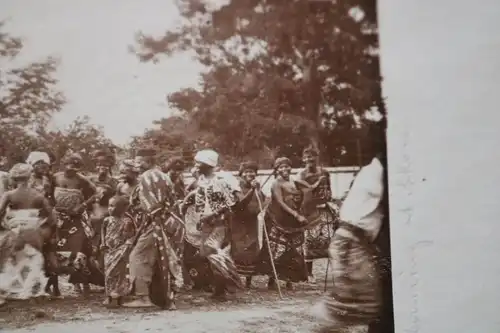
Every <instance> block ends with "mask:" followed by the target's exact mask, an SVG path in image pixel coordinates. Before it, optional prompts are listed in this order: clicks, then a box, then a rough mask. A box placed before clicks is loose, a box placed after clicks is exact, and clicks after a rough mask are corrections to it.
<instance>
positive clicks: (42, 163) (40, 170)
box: [26, 151, 54, 204]
mask: <svg viewBox="0 0 500 333" xmlns="http://www.w3.org/2000/svg"><path fill="white" fill-rule="evenodd" d="M26 163H27V164H29V165H31V167H32V168H33V172H32V173H31V177H30V179H29V186H30V187H31V188H34V189H36V190H38V191H39V192H40V193H42V194H43V195H44V196H45V197H46V198H47V200H49V203H51V204H53V203H54V186H53V182H52V177H51V176H50V174H49V173H50V157H49V155H48V154H47V153H45V152H41V151H34V152H31V153H30V154H29V155H28V158H27V159H26Z"/></svg>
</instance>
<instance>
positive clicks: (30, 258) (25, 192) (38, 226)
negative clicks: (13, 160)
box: [0, 163, 54, 304]
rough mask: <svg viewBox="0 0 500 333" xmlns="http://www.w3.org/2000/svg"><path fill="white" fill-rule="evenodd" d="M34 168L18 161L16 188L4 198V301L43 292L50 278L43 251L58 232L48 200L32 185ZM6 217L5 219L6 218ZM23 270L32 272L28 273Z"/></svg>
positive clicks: (0, 280)
mask: <svg viewBox="0 0 500 333" xmlns="http://www.w3.org/2000/svg"><path fill="white" fill-rule="evenodd" d="M31 172H32V168H31V166H30V165H28V164H21V163H19V164H16V165H14V167H13V168H12V169H11V170H10V172H9V175H10V179H11V181H12V182H13V183H14V185H15V187H16V188H15V189H14V190H11V191H7V192H5V193H4V194H3V195H2V197H1V199H0V221H2V222H3V228H4V229H6V231H7V232H5V233H4V234H3V235H2V236H0V267H1V271H0V304H3V303H5V299H6V298H7V297H12V298H21V299H26V298H30V297H36V296H40V295H42V294H43V285H42V284H44V283H45V281H46V277H45V271H44V256H43V254H42V251H43V250H44V249H45V248H46V247H47V246H48V244H49V243H48V242H49V240H50V238H51V235H52V233H53V231H54V228H53V226H54V225H53V221H54V217H53V216H52V210H51V207H50V205H49V203H48V201H47V199H46V198H45V197H44V196H43V195H42V194H41V193H40V192H39V191H37V190H35V189H33V188H31V187H30V186H29V184H28V182H29V179H30V176H31ZM4 218H5V219H4ZM23 271H28V272H29V274H28V275H27V276H25V275H24V274H22V272H23Z"/></svg>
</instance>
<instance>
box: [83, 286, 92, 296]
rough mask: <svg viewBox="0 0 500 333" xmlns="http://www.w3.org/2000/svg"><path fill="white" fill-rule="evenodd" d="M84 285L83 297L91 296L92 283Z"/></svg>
mask: <svg viewBox="0 0 500 333" xmlns="http://www.w3.org/2000/svg"><path fill="white" fill-rule="evenodd" d="M82 285H83V291H82V293H83V297H84V298H89V297H90V284H88V283H82Z"/></svg>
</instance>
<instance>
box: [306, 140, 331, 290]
mask: <svg viewBox="0 0 500 333" xmlns="http://www.w3.org/2000/svg"><path fill="white" fill-rule="evenodd" d="M302 161H303V162H304V164H305V168H304V169H303V170H302V171H301V172H299V174H298V179H300V180H301V181H304V182H306V183H308V184H311V185H313V184H314V183H316V182H317V181H318V180H319V179H320V178H323V179H324V181H322V182H321V184H320V185H319V186H318V187H317V188H316V189H315V190H314V191H312V200H313V201H314V202H313V203H314V206H315V207H314V209H316V210H318V213H319V214H320V221H319V223H318V224H316V225H315V226H313V227H312V228H309V229H307V230H306V236H305V237H306V240H305V250H306V265H307V271H308V274H309V281H310V282H312V283H314V282H315V281H316V280H315V278H314V275H313V260H314V259H320V258H328V245H329V244H330V240H331V238H332V236H333V234H334V233H335V229H336V222H337V218H336V210H335V208H334V207H333V202H332V190H331V184H330V174H329V173H328V171H326V170H325V169H323V168H322V167H320V166H319V165H318V162H319V151H318V150H317V149H316V148H314V147H307V148H305V149H304V151H303V153H302Z"/></svg>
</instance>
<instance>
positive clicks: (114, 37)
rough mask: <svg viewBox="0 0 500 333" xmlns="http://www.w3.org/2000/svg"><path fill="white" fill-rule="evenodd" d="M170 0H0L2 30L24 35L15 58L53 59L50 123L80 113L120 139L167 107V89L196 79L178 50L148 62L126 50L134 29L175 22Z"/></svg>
mask: <svg viewBox="0 0 500 333" xmlns="http://www.w3.org/2000/svg"><path fill="white" fill-rule="evenodd" d="M173 3H174V1H168V0H148V1H147V2H144V1H139V0H99V1H88V0H87V1H84V0H72V1H66V0H23V1H20V0H1V2H0V20H4V19H8V21H7V26H6V30H7V31H8V32H10V33H12V34H14V35H19V36H21V37H23V38H24V40H25V48H24V49H23V51H22V54H21V55H20V57H19V59H17V60H16V62H22V63H27V62H29V61H34V60H38V59H42V58H43V57H46V56H49V55H53V56H58V57H60V58H61V61H62V63H61V66H60V68H59V71H58V74H57V77H58V78H59V79H60V85H59V87H60V89H62V90H63V91H64V93H65V94H66V96H67V98H68V104H67V105H66V106H65V109H64V112H62V113H61V114H59V115H57V116H56V117H55V125H57V126H59V127H62V126H65V125H67V124H69V123H71V122H72V121H73V120H74V119H75V118H76V117H78V116H84V115H88V116H90V117H91V119H92V121H93V122H94V123H96V124H99V125H102V126H104V129H105V131H106V135H108V136H109V137H110V138H111V139H112V140H114V141H115V143H118V144H123V143H126V142H127V141H128V139H129V138H130V137H131V136H132V135H137V134H141V133H142V132H143V131H144V129H145V128H147V127H150V125H151V123H152V121H153V120H156V119H160V118H162V117H165V116H167V115H168V114H169V112H170V111H169V109H168V106H167V104H166V99H165V97H166V94H167V93H169V92H174V91H176V90H178V89H179V88H182V87H187V86H193V85H195V84H196V82H197V79H198V73H199V70H200V67H199V65H197V64H196V63H195V62H193V61H192V59H190V57H188V56H186V55H179V56H177V57H173V58H169V59H167V58H165V60H163V61H162V62H161V63H160V64H158V65H153V64H143V63H140V62H139V61H138V60H137V58H136V57H135V56H134V55H132V54H130V53H129V52H128V51H127V47H128V45H130V44H131V43H133V40H134V34H135V33H136V32H137V31H138V30H143V31H144V32H147V33H155V34H158V35H160V34H161V33H162V32H163V31H165V30H167V29H168V28H169V27H173V26H175V24H176V23H177V22H176V20H178V13H177V11H176V8H175V6H174V4H173ZM96 4H98V5H96ZM146 4H147V5H146Z"/></svg>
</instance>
